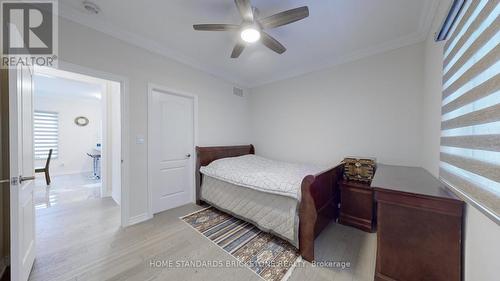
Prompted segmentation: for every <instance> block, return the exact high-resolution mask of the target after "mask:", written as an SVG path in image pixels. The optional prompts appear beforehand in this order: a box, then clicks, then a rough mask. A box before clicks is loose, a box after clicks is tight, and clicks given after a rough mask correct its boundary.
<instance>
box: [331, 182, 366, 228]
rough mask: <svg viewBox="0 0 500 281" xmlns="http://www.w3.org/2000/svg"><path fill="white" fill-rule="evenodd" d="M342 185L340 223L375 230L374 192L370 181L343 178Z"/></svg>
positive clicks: (340, 184) (340, 183)
mask: <svg viewBox="0 0 500 281" xmlns="http://www.w3.org/2000/svg"><path fill="white" fill-rule="evenodd" d="M339 186H340V216H339V223H341V224H344V225H349V226H352V227H356V228H359V229H361V230H363V231H366V232H374V231H375V204H374V196H373V195H374V192H373V188H372V187H370V184H369V183H361V182H356V181H347V180H343V181H340V182H339Z"/></svg>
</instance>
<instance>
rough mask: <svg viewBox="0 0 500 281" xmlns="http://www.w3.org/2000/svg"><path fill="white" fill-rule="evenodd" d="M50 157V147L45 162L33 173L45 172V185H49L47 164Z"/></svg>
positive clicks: (48, 164)
mask: <svg viewBox="0 0 500 281" xmlns="http://www.w3.org/2000/svg"><path fill="white" fill-rule="evenodd" d="M51 157H52V149H50V150H49V156H48V157H47V162H45V167H44V168H36V169H35V173H45V182H47V185H50V174H49V166H50V158H51Z"/></svg>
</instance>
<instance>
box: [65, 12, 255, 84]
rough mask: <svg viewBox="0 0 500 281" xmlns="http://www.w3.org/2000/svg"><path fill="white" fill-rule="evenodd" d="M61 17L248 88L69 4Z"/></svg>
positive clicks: (233, 78)
mask: <svg viewBox="0 0 500 281" xmlns="http://www.w3.org/2000/svg"><path fill="white" fill-rule="evenodd" d="M59 16H60V17H62V18H64V19H66V20H69V21H72V22H75V23H77V24H81V25H83V26H86V27H88V28H91V29H94V30H96V31H98V32H101V33H104V34H106V35H109V36H111V37H113V38H115V39H118V40H121V41H124V42H126V43H129V44H131V45H133V46H136V47H139V48H142V49H145V50H147V51H149V52H151V53H155V54H158V55H161V56H163V57H165V58H168V59H171V60H174V61H176V62H178V63H181V64H184V65H187V66H190V67H192V68H194V69H196V70H199V71H201V72H204V73H205V74H209V75H211V76H213V77H215V78H218V79H221V80H224V81H225V82H228V83H230V84H234V85H235V86H239V87H242V88H247V87H248V83H247V82H245V81H242V80H240V79H238V78H237V77H234V76H233V75H231V74H230V73H226V72H221V71H215V70H214V69H213V68H211V67H209V66H206V65H203V64H201V63H199V62H197V61H196V60H193V59H191V58H190V57H188V56H185V55H184V54H181V53H180V52H177V51H175V50H173V49H171V48H168V47H166V46H164V45H162V44H160V43H158V42H157V41H154V40H151V39H148V38H145V37H143V36H141V35H138V34H136V33H133V32H130V31H127V30H123V29H121V28H118V27H116V26H115V25H113V24H111V23H109V22H108V21H105V20H102V19H100V18H96V16H95V15H89V14H86V13H83V12H81V11H78V10H77V9H75V8H73V7H71V6H68V5H67V4H62V3H61V5H59Z"/></svg>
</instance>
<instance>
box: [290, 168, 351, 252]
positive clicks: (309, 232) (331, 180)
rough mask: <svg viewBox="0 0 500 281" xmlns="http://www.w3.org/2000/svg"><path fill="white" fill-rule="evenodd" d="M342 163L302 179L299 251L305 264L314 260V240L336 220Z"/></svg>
mask: <svg viewBox="0 0 500 281" xmlns="http://www.w3.org/2000/svg"><path fill="white" fill-rule="evenodd" d="M343 167H344V166H343V164H339V165H338V166H336V167H334V168H332V169H330V170H327V171H325V172H322V173H320V174H318V175H315V176H312V175H309V176H306V177H305V178H304V179H303V180H302V186H301V192H302V194H301V201H300V207H299V208H300V210H299V220H300V224H299V251H300V254H301V256H302V257H303V258H304V259H305V260H307V261H310V262H311V261H313V260H314V239H315V238H316V237H317V236H318V235H319V234H320V233H321V231H322V230H323V229H324V228H325V227H326V226H327V225H328V224H329V223H330V221H332V220H334V221H335V220H336V219H337V218H338V214H339V209H338V205H339V202H340V189H339V188H338V186H337V185H338V181H339V180H340V177H342V173H343Z"/></svg>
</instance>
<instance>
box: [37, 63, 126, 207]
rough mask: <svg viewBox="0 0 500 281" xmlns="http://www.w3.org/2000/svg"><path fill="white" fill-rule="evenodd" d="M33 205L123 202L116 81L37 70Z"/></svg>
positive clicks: (118, 86)
mask: <svg viewBox="0 0 500 281" xmlns="http://www.w3.org/2000/svg"><path fill="white" fill-rule="evenodd" d="M33 83H34V91H33V93H34V94H33V96H34V103H33V104H34V106H33V107H34V122H33V127H34V134H33V135H34V140H33V144H34V157H35V159H34V161H35V162H34V163H35V168H36V170H35V171H36V172H37V173H36V180H35V186H36V188H35V207H36V208H37V209H44V208H50V207H53V206H57V205H59V204H66V203H73V202H80V201H85V200H95V199H102V198H107V197H110V198H112V199H113V200H114V201H115V203H116V204H117V205H119V204H120V201H121V117H120V83H118V82H115V81H110V80H104V79H100V78H96V77H91V76H87V75H82V74H77V73H73V72H68V71H62V70H56V69H51V68H41V67H40V68H35V72H34V75H33Z"/></svg>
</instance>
